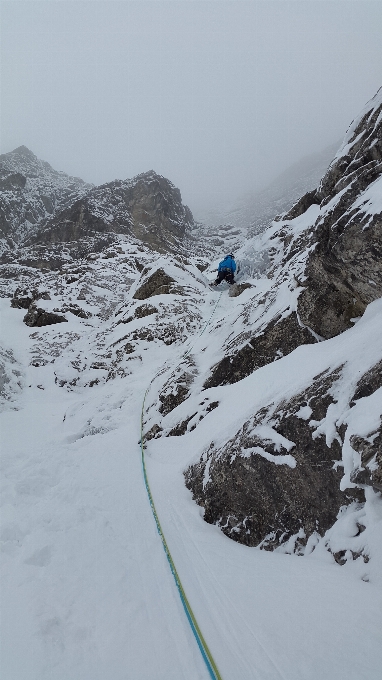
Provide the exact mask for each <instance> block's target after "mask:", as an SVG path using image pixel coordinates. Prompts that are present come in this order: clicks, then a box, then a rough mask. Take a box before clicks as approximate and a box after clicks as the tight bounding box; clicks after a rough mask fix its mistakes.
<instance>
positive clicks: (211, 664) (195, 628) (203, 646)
mask: <svg viewBox="0 0 382 680" xmlns="http://www.w3.org/2000/svg"><path fill="white" fill-rule="evenodd" d="M221 296H222V293H220V295H219V298H218V300H217V302H216V304H215V306H214V308H213V310H212V313H211V316H210V318H209V319H208V321H207V322H206V324H205V325H204V327H203V329H202V331H201V332H200V333H199V335H198V336H197V337H196V339H195V341H194V342H193V344H192V345H191V347H190V348H189V349H188V350H187V351H186V352H185V353H184V354H183V355H182V357H181V360H180V361H179V363H178V364H177V366H176V368H178V366H180V364H181V363H182V361H184V359H185V358H186V357H187V356H188V355H189V354H190V352H191V351H192V349H193V347H194V346H195V343H196V341H197V340H198V338H200V337H201V336H202V335H203V333H204V332H205V330H206V328H207V327H208V325H209V324H210V323H211V319H212V317H213V315H214V313H215V310H216V308H217V306H218V304H219V301H220V298H221ZM174 370H175V369H174ZM157 375H158V373H157V374H156V375H155V376H154V378H153V379H152V381H151V382H150V384H149V386H148V387H147V389H146V392H145V395H144V397H143V402H142V409H141V441H140V445H141V457H142V469H143V478H144V482H145V486H146V491H147V495H148V498H149V502H150V507H151V511H152V513H153V516H154V519H155V523H156V526H157V530H158V534H159V536H160V538H161V541H162V545H163V548H164V551H165V553H166V557H167V559H168V562H169V565H170V569H171V573H172V575H173V577H174V580H175V584H176V587H177V589H178V592H179V596H180V599H181V602H182V605H183V607H184V611H185V613H186V616H187V619H188V622H189V624H190V626H191V630H192V632H193V634H194V636H195V639H196V642H197V644H198V647H199V649H200V652H201V655H202V657H203V659H204V662H205V664H206V666H207V670H208V672H209V674H210V677H211V678H212V680H222V677H221V675H220V673H219V671H218V668H217V666H216V663H215V661H214V658H213V656H212V654H211V652H210V650H209V648H208V645H207V642H206V641H205V639H204V636H203V633H202V631H201V630H200V628H199V625H198V622H197V620H196V618H195V615H194V612H193V611H192V608H191V605H190V603H189V601H188V598H187V595H186V593H185V590H184V588H183V585H182V582H181V580H180V578H179V574H178V572H177V570H176V567H175V563H174V560H173V558H172V556H171V553H170V550H169V547H168V545H167V541H166V538H165V535H164V533H163V529H162V527H161V523H160V521H159V517H158V513H157V511H156V508H155V504H154V499H153V496H152V493H151V489H150V484H149V480H148V476H147V470H146V462H145V444H144V431H143V428H144V424H143V419H144V410H145V403H146V397H147V395H148V393H149V390H150V387H151V385H152V383H153V382H154V380H155V378H156V377H157Z"/></svg>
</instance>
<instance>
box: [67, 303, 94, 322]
mask: <svg viewBox="0 0 382 680" xmlns="http://www.w3.org/2000/svg"><path fill="white" fill-rule="evenodd" d="M60 311H61V312H63V313H64V314H65V312H70V313H71V314H74V315H75V316H78V317H79V318H80V319H90V318H91V316H92V313H91V312H87V311H86V310H85V309H82V307H80V306H79V305H76V304H74V303H72V304H65V305H63V306H62V307H61V310H60Z"/></svg>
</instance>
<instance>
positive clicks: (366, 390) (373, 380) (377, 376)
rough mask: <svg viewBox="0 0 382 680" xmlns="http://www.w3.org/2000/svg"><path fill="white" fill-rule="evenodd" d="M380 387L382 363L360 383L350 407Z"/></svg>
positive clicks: (381, 382) (374, 367)
mask: <svg viewBox="0 0 382 680" xmlns="http://www.w3.org/2000/svg"><path fill="white" fill-rule="evenodd" d="M380 387H382V361H379V362H378V363H377V364H376V365H375V366H373V368H371V369H370V371H368V372H367V373H365V374H364V375H363V376H362V378H361V379H360V380H359V381H358V383H357V385H356V388H355V392H354V395H353V399H352V401H351V402H350V406H354V404H355V402H356V401H357V400H358V399H362V398H363V397H370V395H371V394H373V393H374V392H375V391H376V390H378V389H379V388H380ZM353 448H354V447H353Z"/></svg>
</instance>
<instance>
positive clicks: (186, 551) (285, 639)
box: [1, 261, 382, 680]
mask: <svg viewBox="0 0 382 680" xmlns="http://www.w3.org/2000/svg"><path fill="white" fill-rule="evenodd" d="M159 264H160V261H158V262H157V263H156V266H157V265H158V266H159ZM171 267H172V266H171V265H169V264H168V262H167V264H166V271H168V272H169V273H170V272H171V273H173V274H174V275H175V274H176V275H177V278H178V279H179V277H180V279H181V280H182V281H183V282H184V283H186V282H187V276H188V275H187V274H186V273H185V272H184V271H183V270H180V269H179V268H175V267H174V268H173V269H172V268H171ZM175 270H176V271H175ZM193 285H194V286H196V287H197V286H201V285H202V284H201V283H200V284H199V283H197V281H196V279H194V284H193ZM262 287H264V284H263V283H261V282H259V289H260V290H261V289H262ZM133 290H134V287H133V288H132V290H131V293H132V292H133ZM203 296H204V298H205V302H206V304H205V305H204V307H202V308H201V313H202V316H203V318H204V319H207V318H208V316H209V315H210V313H211V305H210V304H209V302H211V303H212V304H215V302H216V297H215V295H214V293H213V292H209V291H208V290H207V291H206V292H204V291H203ZM164 297H166V296H157V297H156V298H154V300H155V304H157V303H158V304H159V303H160V302H161V301H162V299H163V298H164ZM167 297H168V296H167ZM53 302H54V303H55V301H52V303H53ZM52 303H51V304H52ZM44 304H48V303H45V302H44ZM165 304H166V305H168V304H169V300H168V299H167V300H165ZM242 304H243V303H242V301H241V300H240V298H238V299H237V300H236V299H231V298H228V296H225V295H223V297H222V299H221V302H220V303H219V307H218V309H217V311H216V317H214V324H215V325H214V326H213V327H210V328H209V329H208V330H207V332H206V334H205V335H204V336H203V337H202V338H200V339H198V340H197V341H196V346H195V348H194V352H195V356H197V358H198V361H200V362H201V363H203V361H208V362H209V361H210V357H209V358H208V359H206V358H205V356H206V351H207V350H206V351H205V352H203V351H202V349H203V348H204V347H206V343H207V345H208V348H209V350H211V347H212V346H213V345H214V344H215V343H217V341H218V338H219V336H220V337H221V338H224V336H225V333H226V332H227V329H226V326H225V325H224V324H222V321H223V320H224V319H229V315H230V314H232V313H233V310H232V306H233V305H237V309H240V308H241V307H242ZM24 314H25V310H17V309H11V308H10V307H9V300H4V301H3V302H2V318H3V331H2V334H3V342H4V346H5V347H6V348H10V347H12V349H13V354H14V358H15V360H16V362H17V365H18V366H20V367H21V368H22V371H23V373H24V375H25V387H24V389H23V391H22V392H21V393H20V394H18V395H16V396H15V397H14V399H15V400H16V401H13V402H12V403H11V404H9V406H10V408H9V409H8V410H7V411H5V412H4V413H3V414H2V432H3V440H2V445H3V454H2V461H1V463H2V468H3V472H2V475H3V477H2V478H3V494H2V522H3V526H2V534H1V538H2V546H3V577H2V578H3V591H2V612H3V632H2V647H3V652H2V659H3V662H2V664H3V677H6V678H7V679H9V680H45V679H46V680H64V679H65V680H66V679H67V678H81V680H97V679H99V680H101V679H102V680H103V679H104V678H105V677H112V678H113V679H114V680H122V679H125V678H126V677H129V678H130V677H131V678H134V679H138V680H139V679H142V680H146V679H147V678H150V679H153V680H162V679H163V678H166V679H168V678H169V679H171V678H174V680H175V679H177V680H178V678H185V679H187V678H188V679H190V680H195V679H196V678H200V679H201V680H202V679H204V678H207V677H208V676H207V671H206V668H205V667H204V664H203V661H202V658H201V656H200V653H199V650H198V648H197V646H196V643H195V640H194V638H193V636H192V633H191V631H190V629H189V627H188V623H187V621H186V618H185V615H184V612H183V609H182V605H181V603H180V600H179V598H178V594H177V591H176V588H175V585H174V583H173V580H172V576H171V573H170V571H169V568H168V564H167V560H166V557H165V554H164V551H163V549H162V546H161V542H160V540H159V537H158V535H157V533H156V528H155V523H154V520H153V518H152V516H151V511H150V506H149V503H148V499H147V496H146V492H145V489H144V483H143V477H142V470H141V464H140V451H139V446H138V443H137V442H138V440H139V438H140V434H139V416H140V407H141V401H142V398H143V393H144V390H145V389H146V386H147V385H148V384H149V383H150V381H151V379H152V377H153V375H154V374H155V372H156V370H157V368H159V367H160V366H161V365H162V364H163V362H164V361H166V360H167V361H168V362H169V365H171V363H172V365H174V364H176V360H177V359H179V358H180V355H181V352H182V351H183V348H182V346H178V345H177V346H175V347H173V346H170V347H168V348H163V346H162V348H160V347H156V346H154V347H152V348H150V349H148V350H147V351H148V352H149V355H150V360H148V361H143V362H142V361H135V362H134V371H133V372H131V374H130V375H129V376H128V379H121V380H114V381H108V382H102V381H101V383H100V384H99V385H97V386H96V387H95V388H92V389H89V388H87V389H85V388H75V389H73V391H66V390H65V389H62V388H60V387H59V386H58V385H57V384H55V381H54V375H55V372H57V365H58V364H57V362H61V363H62V367H61V368H60V371H62V370H63V366H64V365H65V362H66V364H67V363H68V362H67V356H68V353H69V356H70V353H71V352H72V353H73V354H74V355H77V353H78V351H79V350H81V352H82V353H83V354H84V355H85V356H86V357H88V360H89V361H90V356H91V337H92V335H91V334H92V333H94V332H97V333H98V334H99V333H105V332H106V323H107V322H105V323H103V324H102V322H100V321H97V322H96V321H95V320H90V321H91V323H90V324H89V321H85V320H82V319H79V318H77V317H75V316H73V315H71V314H69V315H68V324H64V326H65V327H67V328H65V333H67V332H70V333H72V334H73V336H72V337H73V338H74V340H73V342H72V344H69V346H68V347H66V348H65V346H64V344H65V343H64V344H63V345H62V349H61V352H62V356H61V357H58V358H57V359H56V360H55V362H54V363H47V364H46V365H42V366H37V367H36V366H31V365H30V356H31V351H32V348H33V346H34V344H35V343H36V338H33V337H31V336H33V335H34V332H35V329H29V328H27V327H26V326H25V325H24V324H23V323H22V318H23V315H24ZM381 315H382V304H381V301H377V302H375V303H373V304H372V305H370V306H369V308H368V310H367V311H366V313H365V315H364V317H363V318H362V319H360V321H359V322H358V323H357V324H356V325H355V327H354V328H352V329H351V330H350V331H348V332H347V333H344V334H343V335H342V336H339V337H337V338H333V339H331V340H330V341H328V342H327V343H319V344H315V345H311V346H305V347H300V348H298V349H297V350H296V351H295V352H293V353H292V354H291V355H288V356H287V357H284V358H283V359H281V360H280V361H282V362H283V366H284V368H283V370H282V371H280V364H279V362H276V363H274V364H269V365H268V366H265V367H264V368H263V369H260V370H259V371H257V372H256V373H254V374H253V375H251V376H249V377H248V378H246V379H245V380H243V381H240V383H237V384H234V385H231V386H227V387H220V388H215V389H214V390H205V392H204V397H205V398H207V397H208V396H209V395H210V394H211V395H212V394H213V397H214V399H215V400H218V401H219V407H218V408H216V409H215V410H213V411H211V412H210V413H208V414H207V415H206V417H205V418H204V419H203V420H202V421H200V422H199V423H198V425H197V427H196V428H195V430H193V431H192V432H190V433H189V434H186V435H185V436H183V437H182V439H179V437H169V438H160V439H158V440H151V441H150V442H148V443H147V453H146V457H147V458H146V460H147V467H148V475H149V481H150V484H151V487H152V492H153V496H154V500H155V504H156V507H157V510H158V514H159V517H160V521H161V524H162V526H163V528H164V532H165V535H166V539H167V541H168V543H169V547H170V550H171V553H172V555H173V558H174V561H175V564H176V567H177V570H178V572H179V574H180V577H181V580H182V583H183V586H184V588H185V590H186V593H187V596H188V598H189V600H190V602H191V606H192V608H193V610H194V613H195V615H196V617H197V620H198V623H199V625H200V627H201V629H202V632H203V634H204V635H205V637H206V639H207V643H208V645H209V647H210V649H211V651H212V654H213V655H214V658H215V660H216V663H217V665H218V668H219V670H220V672H221V675H222V677H223V678H233V677H234V678H237V679H238V680H247V679H248V680H249V679H253V678H259V679H260V678H261V680H263V679H264V678H269V679H270V680H277V679H278V678H283V679H284V680H300V679H301V680H303V679H304V680H306V679H308V680H321V679H322V677H324V676H325V677H327V678H328V679H333V680H334V678H339V677H346V678H347V679H349V680H352V679H354V680H355V679H357V680H358V679H359V678H360V677H367V678H368V679H369V680H377V678H379V676H380V663H381V660H382V658H381V649H382V645H381V641H382V640H381V630H382V625H381V624H382V594H381V590H380V582H379V581H378V578H377V576H376V574H374V572H373V571H372V570H371V572H370V570H369V571H368V573H369V577H370V582H368V583H365V582H364V581H363V580H362V577H363V576H365V574H366V572H367V569H366V567H367V566H368V565H364V567H363V571H362V574H361V573H359V570H360V566H359V565H357V569H355V568H353V564H350V562H349V564H348V563H346V564H345V565H344V567H340V566H338V565H336V564H333V563H332V560H331V561H328V553H327V551H326V550H325V549H324V546H323V545H321V544H322V540H321V541H317V547H316V548H315V550H314V551H313V552H312V553H311V554H310V555H309V556H308V557H306V558H300V557H297V556H295V555H287V554H282V553H278V552H274V553H269V552H263V551H260V550H258V549H254V548H246V547H244V546H242V545H239V544H237V543H234V542H233V541H230V540H229V539H228V538H226V537H225V536H224V535H223V534H222V533H221V532H220V531H219V529H218V528H217V527H213V526H210V525H208V524H206V523H205V522H204V521H203V519H202V511H201V509H200V508H198V506H196V505H195V503H194V502H193V501H192V499H191V495H190V493H189V492H188V491H187V489H186V488H185V486H184V481H183V470H184V469H185V467H187V465H189V464H190V462H192V461H193V460H196V459H197V458H198V456H199V455H200V453H201V452H202V451H203V448H204V447H205V445H206V443H207V442H210V440H211V433H213V438H214V442H215V445H216V446H217V445H219V443H222V442H223V441H224V440H225V439H226V438H227V437H229V436H231V435H232V432H233V431H235V428H237V429H238V428H239V427H240V425H241V424H242V423H243V422H244V420H245V419H246V418H247V417H249V416H250V415H251V414H252V413H253V412H254V409H255V408H256V407H257V404H260V403H261V404H264V403H265V402H266V401H271V400H273V399H276V398H277V397H278V395H280V394H283V395H284V396H287V395H288V394H293V393H295V392H296V390H298V389H300V388H301V387H303V386H305V385H307V384H309V383H310V381H311V379H312V377H313V376H314V375H316V374H317V373H318V372H319V371H321V370H324V369H327V367H328V356H330V362H331V367H332V368H334V367H336V366H338V365H340V364H341V363H343V361H344V357H346V358H347V360H348V361H352V362H356V364H357V366H358V367H359V370H365V369H366V368H367V367H369V366H371V365H373V362H375V360H376V358H377V356H379V354H378V351H379V350H378V348H377V347H376V346H375V347H372V346H370V343H369V338H370V336H371V335H372V334H375V333H377V332H378V328H380V322H381ZM117 318H120V317H117ZM203 318H201V320H200V327H201V326H202V323H203ZM134 323H136V327H138V326H139V324H140V323H141V321H140V320H136V322H134ZM97 324H98V326H97ZM109 328H110V323H109ZM59 331H60V333H63V332H64V331H62V329H61V328H59V327H57V326H52V327H47V328H45V329H43V333H44V337H45V340H46V342H51V343H53V342H57V340H58V339H57V335H58V333H59ZM123 331H124V326H123V324H121V325H119V326H116V327H115V328H114V331H112V332H111V336H112V339H113V340H115V338H118V337H121V335H123ZM39 333H41V329H39ZM89 334H90V335H89ZM77 336H78V338H79V339H77V340H76V339H75V337H77ZM206 336H207V337H206ZM55 338H56V340H55ZM37 342H38V341H37ZM353 370H354V369H353ZM349 371H350V369H349ZM94 373H96V371H94ZM98 373H99V371H98ZM158 379H161V378H158ZM152 389H154V390H155V385H154V386H153V388H152ZM343 389H345V387H343ZM378 396H379V395H377V394H376V397H375V400H376V401H377V398H378ZM211 399H212V396H211ZM198 400H199V401H200V395H198V394H197V393H195V394H194V395H192V396H191V397H190V398H189V399H188V400H186V402H184V403H183V404H181V405H180V406H178V407H177V409H176V410H175V411H176V414H175V411H173V412H172V413H170V414H169V415H168V416H167V419H171V418H173V419H174V418H177V419H178V420H179V419H180V418H181V417H182V416H183V415H185V414H186V413H190V412H193V411H192V409H193V408H194V406H195V404H196V402H197V403H199V401H198ZM362 402H365V407H364V408H361V405H362ZM366 403H367V404H369V408H368V409H367V406H366ZM372 403H373V402H372V401H370V398H367V399H364V400H360V401H359V402H358V406H357V408H358V410H356V411H354V409H352V416H351V418H350V415H349V414H348V417H349V424H351V423H352V424H353V429H355V430H357V431H359V430H358V429H357V428H358V424H359V423H361V424H362V427H363V430H362V431H364V432H365V434H369V431H368V430H369V428H370V427H374V425H375V422H376V413H377V410H378V408H377V404H376V403H375V404H374V406H373V408H371V405H372ZM353 411H354V413H353ZM361 411H362V413H361ZM367 411H369V414H368V415H366V414H367ZM362 414H363V415H362ZM303 415H304V417H308V418H309V414H308V412H307V411H304V414H303ZM337 415H338V414H337ZM335 417H336V414H334V413H333V414H332V418H333V419H334V418H335ZM355 418H357V422H356V420H355ZM366 418H368V419H367V420H365V419H366ZM327 427H329V425H328V424H327V425H325V426H324V424H321V429H322V430H324V429H325V428H327ZM267 433H268V436H269V437H271V436H272V432H271V428H267ZM263 434H264V433H263ZM276 434H277V433H275V432H274V434H273V437H274V435H276ZM279 437H280V435H279ZM281 440H282V441H281ZM279 446H280V449H281V448H286V449H287V450H290V448H291V447H292V446H293V443H291V442H289V441H288V440H285V439H284V438H281V437H280V441H279ZM256 453H259V452H256ZM275 458H279V459H286V458H288V459H289V458H292V456H291V455H288V456H275ZM283 462H284V463H285V462H287V461H286V460H285V461H284V460H283ZM374 496H375V494H374ZM377 501H378V499H374V498H373V499H372V500H371V502H370V504H369V506H367V507H368V510H367V512H368V513H369V514H370V517H369V518H368V520H367V521H366V519H365V518H364V521H365V522H366V523H367V524H368V526H369V529H368V530H367V531H368V532H369V533H368V541H369V543H370V551H371V553H372V552H373V551H374V553H375V552H377V551H378V550H380V549H379V548H378V547H377V546H378V545H379V543H380V538H381V530H380V529H381V525H382V518H381V511H380V502H377ZM347 512H348V515H346V516H344V517H342V516H341V517H340V519H339V522H340V524H341V526H340V529H339V528H338V527H337V528H334V529H333V530H332V536H329V537H327V540H331V541H332V542H333V544H334V543H335V541H337V543H338V545H340V546H342V543H341V539H342V537H343V536H344V535H345V536H347V540H348V542H349V541H353V542H354V541H356V542H357V541H358V543H357V545H358V544H360V538H361V539H362V537H364V536H365V533H366V532H363V534H361V537H354V526H355V524H354V522H356V521H360V520H361V519H362V518H361V517H360V515H361V514H362V513H363V515H362V516H364V515H365V513H366V510H357V511H354V512H353V511H352V509H351V508H350V509H349V510H348V511H347ZM352 512H353V514H352ZM357 513H358V514H357ZM345 520H346V521H345ZM349 535H350V538H349ZM313 543H314V539H312V540H311V541H310V544H309V546H310V548H311V547H312V545H313ZM351 546H352V549H353V547H354V546H353V543H352V544H351ZM310 548H309V549H310ZM307 552H309V550H308V551H307ZM372 563H373V560H371V561H370V564H372ZM354 564H355V563H354ZM362 564H363V563H362ZM379 564H381V561H379ZM370 574H371V576H370ZM373 574H374V575H373Z"/></svg>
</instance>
